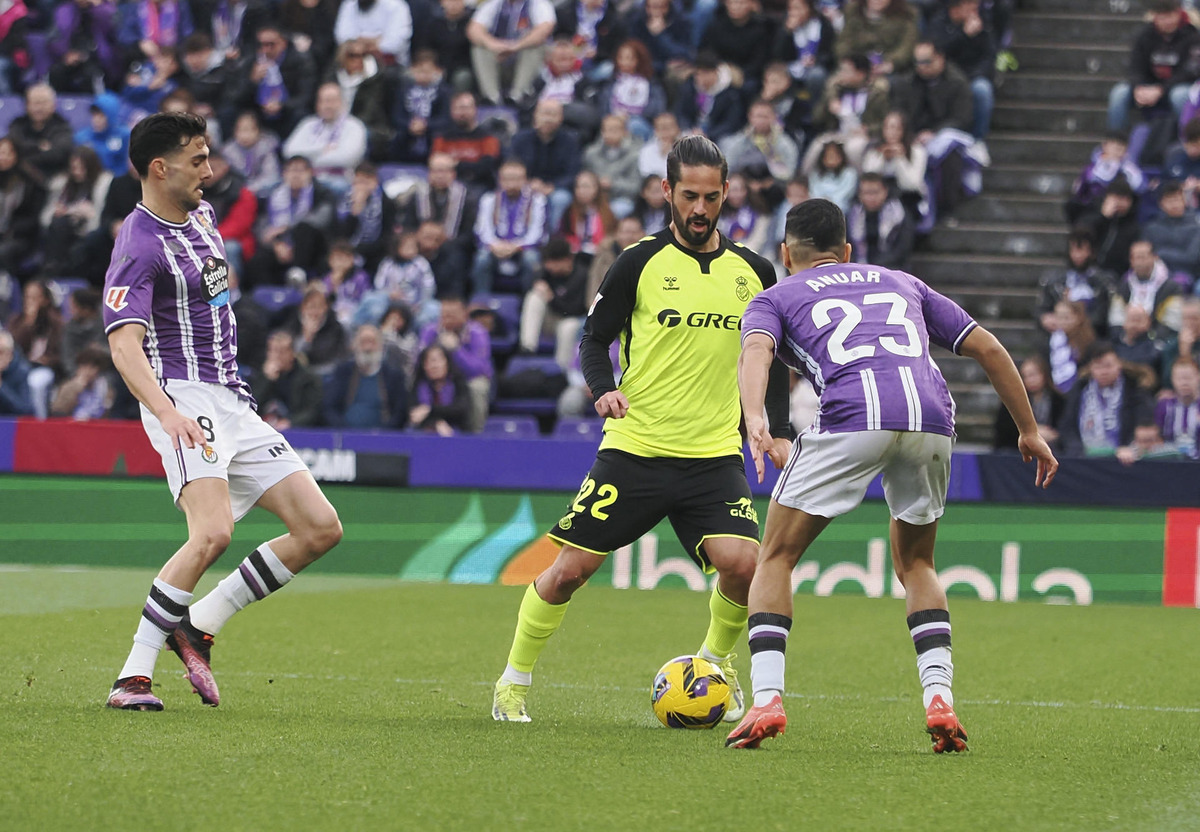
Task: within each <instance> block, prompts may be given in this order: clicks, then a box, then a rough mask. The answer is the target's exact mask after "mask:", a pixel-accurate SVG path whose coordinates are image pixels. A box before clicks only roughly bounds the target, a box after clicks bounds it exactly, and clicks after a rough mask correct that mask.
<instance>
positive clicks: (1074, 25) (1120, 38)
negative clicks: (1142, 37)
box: [1013, 4, 1138, 46]
mask: <svg viewBox="0 0 1200 832" xmlns="http://www.w3.org/2000/svg"><path fill="white" fill-rule="evenodd" d="M1095 5H1099V4H1095ZM1093 8H1095V6H1093ZM1137 25H1138V18H1137V17H1136V16H1131V15H1116V14H1096V13H1083V14H1064V13H1061V12H1055V13H1052V14H1051V13H1037V12H1031V13H1029V14H1025V13H1022V14H1019V15H1017V16H1015V17H1014V18H1013V42H1014V43H1029V42H1032V43H1038V42H1045V41H1046V40H1047V39H1048V38H1049V37H1053V38H1054V39H1055V40H1060V41H1066V42H1068V43H1079V44H1084V43H1096V44H1100V45H1103V46H1116V45H1119V44H1131V43H1133V38H1134V32H1135V31H1136V27H1137Z"/></svg>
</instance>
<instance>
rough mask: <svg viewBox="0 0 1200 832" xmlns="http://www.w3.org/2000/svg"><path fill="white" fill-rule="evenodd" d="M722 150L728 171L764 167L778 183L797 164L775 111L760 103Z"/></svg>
mask: <svg viewBox="0 0 1200 832" xmlns="http://www.w3.org/2000/svg"><path fill="white" fill-rule="evenodd" d="M735 2H741V0H735ZM721 149H722V150H723V151H724V152H725V158H726V160H727V161H728V163H729V169H730V170H731V171H738V172H745V170H746V169H747V168H749V167H751V166H752V165H755V164H764V165H766V166H767V169H768V170H769V171H770V172H771V175H772V176H773V177H775V178H776V179H778V180H779V181H781V182H783V181H786V180H787V178H788V177H789V176H791V175H792V174H793V173H794V172H795V170H796V165H797V164H798V163H799V161H800V149H799V148H798V147H797V146H796V143H795V142H794V141H793V140H792V138H791V137H790V136H789V135H788V134H787V133H785V132H784V130H783V126H782V125H781V124H780V123H779V117H778V116H777V115H776V113H775V108H774V107H773V106H771V104H770V102H768V101H763V100H762V99H759V100H757V101H755V102H754V103H753V104H751V105H750V118H749V123H748V124H747V126H746V127H745V129H743V130H741V131H739V132H737V133H734V134H733V135H732V136H727V137H726V138H725V140H724V141H723V142H721Z"/></svg>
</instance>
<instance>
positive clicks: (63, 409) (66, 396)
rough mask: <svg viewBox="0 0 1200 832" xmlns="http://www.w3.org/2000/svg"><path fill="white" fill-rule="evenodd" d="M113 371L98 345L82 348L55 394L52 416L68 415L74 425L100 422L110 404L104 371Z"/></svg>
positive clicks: (105, 352) (110, 399)
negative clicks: (95, 420) (68, 374)
mask: <svg viewBox="0 0 1200 832" xmlns="http://www.w3.org/2000/svg"><path fill="white" fill-rule="evenodd" d="M110 369H112V359H111V358H109V356H108V350H106V349H105V348H104V347H101V346H98V345H92V346H88V347H84V348H83V349H82V350H81V351H80V353H79V355H78V356H77V358H76V363H75V370H74V371H73V372H72V373H71V376H70V378H68V379H67V380H66V381H64V382H63V383H62V384H60V385H59V386H58V389H57V390H55V391H54V398H53V399H52V400H51V402H50V415H51V416H69V417H70V418H72V419H74V420H75V421H77V422H86V421H88V420H90V419H103V418H104V415H105V414H106V413H107V412H108V408H109V407H110V406H111V405H112V402H113V390H112V388H111V386H110V385H109V383H108V377H107V375H106V373H107V371H108V370H110Z"/></svg>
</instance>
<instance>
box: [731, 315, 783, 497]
mask: <svg viewBox="0 0 1200 832" xmlns="http://www.w3.org/2000/svg"><path fill="white" fill-rule="evenodd" d="M774 360H775V342H774V341H772V340H771V337H770V336H769V335H767V334H765V333H763V332H751V333H750V334H748V335H747V336H746V337H745V339H744V340H743V341H742V352H741V354H740V355H739V356H738V393H739V394H740V395H741V399H742V418H743V419H744V420H745V422H746V438H747V439H748V440H749V442H750V455H751V456H752V457H753V458H754V470H755V471H756V472H758V481H759V482H762V481H763V474H764V473H765V471H766V466H765V464H764V462H763V455H764V454H770V453H771V452H772V451H773V450H774V439H773V438H772V437H771V432H770V430H769V429H768V427H767V420H766V416H765V415H764V406H765V405H766V400H767V380H768V378H769V377H770V374H771V363H772V362H773V361H774ZM785 421H786V419H785ZM785 441H786V440H785ZM775 462H776V465H778V464H779V462H778V461H775Z"/></svg>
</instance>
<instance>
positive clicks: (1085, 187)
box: [996, 0, 1200, 463]
mask: <svg viewBox="0 0 1200 832" xmlns="http://www.w3.org/2000/svg"><path fill="white" fill-rule="evenodd" d="M1148 8H1149V11H1150V14H1149V19H1148V20H1147V22H1146V23H1145V24H1144V25H1142V26H1141V27H1140V28H1139V29H1138V30H1137V31H1136V32H1135V33H1134V37H1133V46H1132V48H1131V51H1130V54H1129V80H1128V81H1127V82H1121V83H1118V84H1117V85H1116V86H1114V87H1113V90H1112V94H1111V96H1110V99H1109V111H1108V126H1109V130H1110V132H1109V133H1108V135H1106V137H1105V138H1104V140H1103V141H1102V142H1101V143H1100V145H1099V146H1098V147H1096V148H1095V149H1094V151H1093V152H1092V154H1091V157H1090V159H1089V160H1088V162H1087V164H1086V165H1085V166H1084V168H1083V170H1082V171H1081V172H1080V174H1079V177H1078V178H1077V179H1076V181H1075V183H1074V185H1073V187H1072V189H1071V194H1070V197H1069V198H1068V200H1067V202H1066V204H1065V206H1064V210H1065V214H1066V218H1067V221H1068V223H1069V224H1070V233H1069V235H1068V239H1067V251H1066V263H1065V265H1064V267H1063V269H1062V270H1061V271H1058V272H1056V273H1055V274H1053V275H1052V276H1050V278H1049V279H1048V280H1046V281H1044V282H1043V284H1042V288H1041V295H1040V299H1039V301H1038V306H1037V310H1036V315H1037V322H1038V324H1039V325H1040V326H1041V328H1042V329H1043V330H1044V331H1045V332H1046V333H1047V335H1048V344H1047V348H1046V350H1045V352H1044V353H1043V354H1042V355H1037V356H1033V357H1030V358H1029V359H1027V360H1026V361H1025V362H1024V363H1023V364H1022V366H1021V372H1022V376H1023V377H1024V379H1025V384H1026V388H1027V390H1028V392H1029V394H1030V399H1031V401H1032V402H1033V403H1034V411H1035V413H1036V414H1037V416H1038V420H1039V423H1040V424H1041V425H1042V431H1043V434H1044V435H1046V436H1048V437H1049V438H1051V439H1053V440H1055V442H1056V443H1057V447H1058V448H1059V449H1060V450H1061V451H1063V452H1064V453H1067V454H1076V455H1089V456H1106V455H1115V456H1116V457H1117V458H1118V459H1120V460H1121V461H1122V462H1125V463H1132V462H1134V461H1136V460H1138V459H1143V458H1155V459H1197V458H1198V457H1200V449H1198V444H1197V438H1198V437H1197V431H1198V429H1200V283H1198V280H1197V279H1198V278H1200V213H1197V209H1198V208H1200V30H1198V29H1197V28H1196V26H1195V25H1194V22H1200V17H1198V16H1197V12H1196V10H1195V9H1194V8H1188V9H1184V8H1182V6H1181V3H1180V0H1151V2H1150V3H1148ZM1131 120H1132V121H1134V122H1136V123H1135V124H1134V125H1133V126H1132V130H1130V129H1129V127H1130V124H1129V122H1130V121H1131ZM996 447H997V449H1011V448H1015V447H1016V433H1015V432H1014V428H1013V426H1012V425H1011V424H1010V420H1009V419H1008V418H1007V417H1006V415H1005V414H1003V413H998V414H997V418H996Z"/></svg>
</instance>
